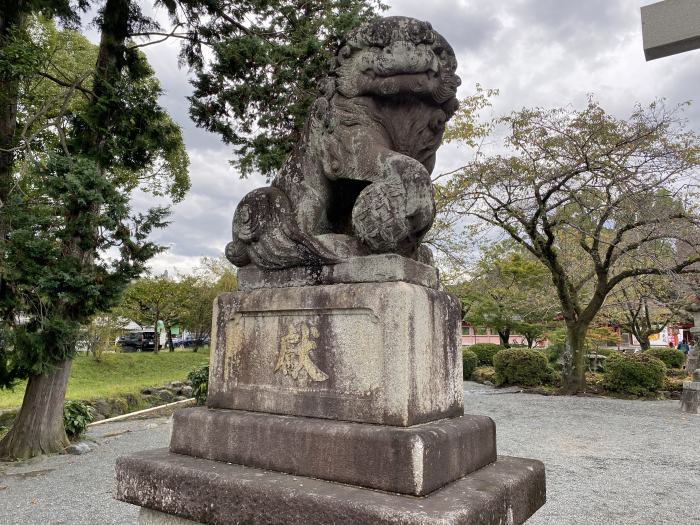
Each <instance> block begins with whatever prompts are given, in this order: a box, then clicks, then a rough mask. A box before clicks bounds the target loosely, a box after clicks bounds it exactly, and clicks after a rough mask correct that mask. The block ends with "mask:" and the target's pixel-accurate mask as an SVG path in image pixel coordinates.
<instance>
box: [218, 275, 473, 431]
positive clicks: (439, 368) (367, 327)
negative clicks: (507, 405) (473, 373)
mask: <svg viewBox="0 0 700 525" xmlns="http://www.w3.org/2000/svg"><path fill="white" fill-rule="evenodd" d="M313 305H316V306H313ZM325 305H334V307H325ZM216 315H217V322H216V331H215V333H214V336H213V337H212V341H213V342H214V344H215V349H214V354H213V356H212V363H211V372H210V382H209V401H208V404H209V406H211V407H213V408H235V409H240V410H252V411H258V412H270V413H277V414H291V415H301V416H309V417H323V418H329V419H344V420H349V421H364V422H372V423H380V424H394V425H400V426H405V425H408V424H415V423H416V422H424V421H431V420H434V419H438V418H440V417H449V416H450V415H457V414H459V413H461V407H462V395H461V394H462V389H461V377H459V374H458V373H457V372H456V371H455V370H456V365H458V364H459V335H458V327H459V326H458V323H459V305H458V303H457V301H456V299H455V298H453V297H451V296H449V295H447V294H445V293H442V292H439V291H437V290H430V289H427V288H424V287H422V286H416V285H410V284H406V283H386V284H381V285H377V284H363V283H358V284H349V285H333V286H313V287H295V288H287V289H276V290H269V289H260V290H252V291H247V292H237V293H234V294H227V295H224V296H222V297H221V299H220V301H219V303H218V306H217V312H216ZM446 321H447V322H446Z"/></svg>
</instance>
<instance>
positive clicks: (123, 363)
mask: <svg viewBox="0 0 700 525" xmlns="http://www.w3.org/2000/svg"><path fill="white" fill-rule="evenodd" d="M208 362H209V351H208V350H206V349H202V350H199V351H198V352H196V353H195V352H191V351H177V352H167V351H166V352H160V353H158V354H154V353H152V352H144V353H130V354H122V353H114V354H112V353H109V354H103V355H102V358H101V360H100V361H96V360H95V359H94V358H93V357H92V356H91V355H87V356H86V355H83V354H80V355H78V356H77V357H76V358H75V359H74V360H73V367H72V369H71V374H70V379H69V381H68V394H67V395H66V399H84V400H89V399H96V398H105V397H111V396H114V395H116V394H126V393H132V392H134V393H135V392H138V391H139V390H140V389H142V388H144V387H147V386H160V385H164V384H165V383H168V382H170V381H182V380H184V379H185V378H186V377H187V373H188V372H189V371H190V370H192V369H193V368H194V367H195V366H198V365H201V364H205V363H208ZM25 384H26V382H22V383H20V384H18V385H17V386H16V387H15V389H14V390H0V409H5V408H15V407H19V406H20V405H21V404H22V397H23V396H24V388H25Z"/></svg>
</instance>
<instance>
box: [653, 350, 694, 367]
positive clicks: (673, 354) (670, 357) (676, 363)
mask: <svg viewBox="0 0 700 525" xmlns="http://www.w3.org/2000/svg"><path fill="white" fill-rule="evenodd" d="M644 353H645V354H649V355H650V356H652V357H655V358H656V359H661V360H662V361H663V362H664V364H665V365H666V367H667V368H683V365H684V364H685V354H684V353H683V352H681V351H680V350H676V349H675V348H663V347H662V348H650V349H649V350H646V351H645V352H644Z"/></svg>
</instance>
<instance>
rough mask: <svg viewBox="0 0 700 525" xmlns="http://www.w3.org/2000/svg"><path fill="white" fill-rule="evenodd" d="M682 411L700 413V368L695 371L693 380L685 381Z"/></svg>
mask: <svg viewBox="0 0 700 525" xmlns="http://www.w3.org/2000/svg"><path fill="white" fill-rule="evenodd" d="M681 411H682V412H685V413H687V414H700V370H696V371H695V372H694V373H693V380H692V381H685V382H683V394H682V395H681Z"/></svg>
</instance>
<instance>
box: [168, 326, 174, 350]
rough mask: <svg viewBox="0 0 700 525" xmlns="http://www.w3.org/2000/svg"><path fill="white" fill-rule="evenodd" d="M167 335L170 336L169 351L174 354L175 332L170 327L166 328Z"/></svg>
mask: <svg viewBox="0 0 700 525" xmlns="http://www.w3.org/2000/svg"><path fill="white" fill-rule="evenodd" d="M166 333H167V334H168V350H169V351H171V352H174V351H175V345H174V344H173V332H172V331H171V329H170V327H169V326H168V327H167V328H166Z"/></svg>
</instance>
